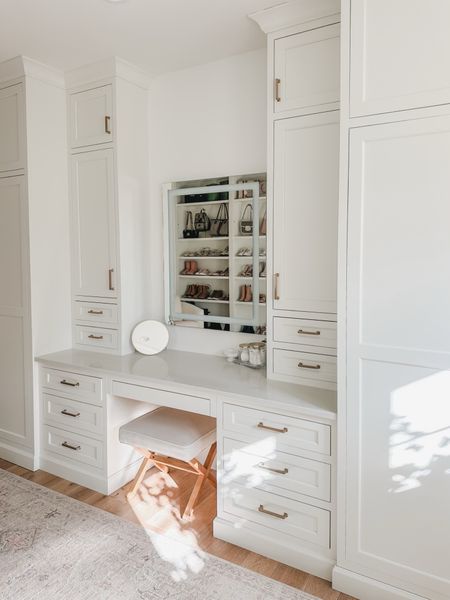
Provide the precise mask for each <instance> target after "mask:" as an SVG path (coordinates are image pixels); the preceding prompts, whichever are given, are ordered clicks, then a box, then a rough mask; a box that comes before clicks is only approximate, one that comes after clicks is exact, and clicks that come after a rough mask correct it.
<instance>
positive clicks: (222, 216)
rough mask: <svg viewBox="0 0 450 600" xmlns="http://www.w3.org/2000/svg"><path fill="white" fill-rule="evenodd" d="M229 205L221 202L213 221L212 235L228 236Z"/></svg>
mask: <svg viewBox="0 0 450 600" xmlns="http://www.w3.org/2000/svg"><path fill="white" fill-rule="evenodd" d="M228 220H229V219H228V207H227V205H226V204H223V203H222V204H221V205H220V206H219V210H218V211H217V216H216V218H215V219H213V220H212V221H211V237H226V236H227V235H228Z"/></svg>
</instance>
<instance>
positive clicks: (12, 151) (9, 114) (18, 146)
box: [0, 83, 25, 173]
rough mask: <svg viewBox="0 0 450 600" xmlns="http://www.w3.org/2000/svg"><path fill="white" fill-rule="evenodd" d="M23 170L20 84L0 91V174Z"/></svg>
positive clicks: (23, 113) (23, 136)
mask: <svg viewBox="0 0 450 600" xmlns="http://www.w3.org/2000/svg"><path fill="white" fill-rule="evenodd" d="M24 168H25V111H24V94H23V86H22V84H21V83H19V84H17V85H12V86H10V87H7V88H3V89H1V90H0V173H2V172H7V171H17V170H19V169H24Z"/></svg>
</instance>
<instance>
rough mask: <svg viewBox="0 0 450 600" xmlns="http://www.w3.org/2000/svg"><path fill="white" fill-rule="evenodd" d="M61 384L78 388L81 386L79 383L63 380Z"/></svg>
mask: <svg viewBox="0 0 450 600" xmlns="http://www.w3.org/2000/svg"><path fill="white" fill-rule="evenodd" d="M59 383H60V384H61V385H70V387H78V386H79V385H80V383H79V382H78V381H67V379H62V380H61V381H60V382H59Z"/></svg>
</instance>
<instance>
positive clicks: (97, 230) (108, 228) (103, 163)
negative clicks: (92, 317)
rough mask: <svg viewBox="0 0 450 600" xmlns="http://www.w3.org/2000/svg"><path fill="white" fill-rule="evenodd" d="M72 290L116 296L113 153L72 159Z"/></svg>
mask: <svg viewBox="0 0 450 600" xmlns="http://www.w3.org/2000/svg"><path fill="white" fill-rule="evenodd" d="M71 160H72V169H71V198H72V228H73V232H72V238H73V239H72V246H73V279H74V281H73V289H74V293H75V294H76V295H78V296H98V297H101V298H107V297H112V298H114V297H116V296H117V281H116V274H117V266H116V219H115V190H114V163H113V151H112V150H97V151H95V152H84V153H82V154H74V155H73V156H72V159H71Z"/></svg>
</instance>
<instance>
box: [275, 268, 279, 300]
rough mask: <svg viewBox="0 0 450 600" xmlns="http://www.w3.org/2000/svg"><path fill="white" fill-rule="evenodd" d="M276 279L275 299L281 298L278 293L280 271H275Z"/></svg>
mask: <svg viewBox="0 0 450 600" xmlns="http://www.w3.org/2000/svg"><path fill="white" fill-rule="evenodd" d="M274 279H275V283H274V291H273V299H274V300H279V299H280V294H279V293H278V282H279V281H280V274H279V273H275V274H274Z"/></svg>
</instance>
